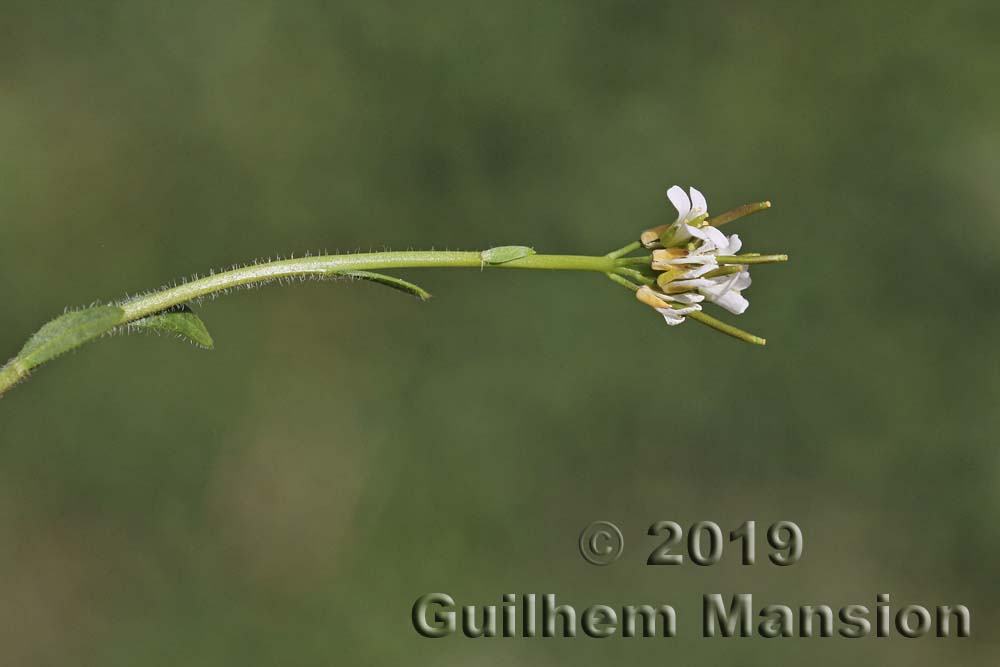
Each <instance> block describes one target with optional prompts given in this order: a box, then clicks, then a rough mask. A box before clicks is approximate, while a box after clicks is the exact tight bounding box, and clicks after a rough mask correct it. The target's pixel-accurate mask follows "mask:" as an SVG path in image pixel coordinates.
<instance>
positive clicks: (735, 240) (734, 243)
mask: <svg viewBox="0 0 1000 667" xmlns="http://www.w3.org/2000/svg"><path fill="white" fill-rule="evenodd" d="M742 247H743V241H741V240H740V235H739V234H733V235H732V236H730V237H729V247H728V248H726V252H725V253H720V254H726V255H735V254H736V253H738V252H739V251H740V248H742Z"/></svg>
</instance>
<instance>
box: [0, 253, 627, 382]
mask: <svg viewBox="0 0 1000 667" xmlns="http://www.w3.org/2000/svg"><path fill="white" fill-rule="evenodd" d="M527 250H528V251H529V252H530V249H527ZM490 257H491V256H489V255H487V253H486V252H485V251H484V252H482V253H480V252H458V251H403V252H373V253H360V254H350V255H322V256H318V257H306V258H301V259H286V260H279V261H275V262H267V263H263V264H254V265H252V266H246V267H242V268H238V269H232V270H230V271H224V272H221V273H215V274H213V275H210V276H207V277H205V278H200V279H197V280H192V281H190V282H187V283H184V284H182V285H178V286H176V287H171V288H168V289H164V290H160V291H157V292H152V293H149V294H145V295H143V296H139V297H136V298H133V299H129V300H127V301H125V302H122V303H120V304H117V305H118V308H120V309H121V316H120V318H118V320H117V322H116V323H115V326H116V327H120V326H122V325H126V324H129V323H131V322H135V321H137V320H141V319H143V318H145V317H149V316H151V315H155V314H157V313H162V312H164V311H166V310H168V309H170V308H174V307H176V306H181V305H183V304H186V303H188V302H190V301H194V300H197V299H200V298H202V297H206V296H210V295H212V294H215V293H218V292H224V291H225V290H229V289H232V288H235V287H244V286H248V285H258V284H263V283H268V282H272V281H276V280H280V279H284V278H297V277H305V276H319V277H326V276H330V277H333V276H336V275H338V274H343V273H345V272H350V271H371V270H378V269H404V268H419V267H466V268H480V269H482V268H486V267H489V268H502V269H541V270H552V271H594V272H598V273H604V274H610V273H612V272H614V271H615V270H616V268H617V267H616V262H615V259H616V258H615V257H614V256H603V257H592V256H586V255H538V254H534V253H531V254H525V255H523V256H518V257H516V258H514V259H510V260H506V261H490ZM43 331H44V330H43ZM40 333H41V332H40ZM81 342H82V341H81ZM29 344H30V342H29ZM27 349H28V346H26V347H25V349H23V350H22V351H21V354H19V355H18V356H17V357H14V358H13V359H11V360H10V361H9V362H8V363H7V364H6V365H5V366H3V367H2V368H0V396H2V395H3V394H4V393H5V392H6V391H8V390H9V389H10V388H11V387H13V386H14V385H15V384H17V383H18V382H20V381H21V380H23V379H25V378H27V377H28V375H29V373H30V371H31V369H32V368H33V367H34V366H37V365H40V363H44V360H43V361H40V362H37V363H34V362H33V361H32V359H34V358H37V352H36V356H35V357H32V358H30V359H29V357H28V356H27V355H26V350H27Z"/></svg>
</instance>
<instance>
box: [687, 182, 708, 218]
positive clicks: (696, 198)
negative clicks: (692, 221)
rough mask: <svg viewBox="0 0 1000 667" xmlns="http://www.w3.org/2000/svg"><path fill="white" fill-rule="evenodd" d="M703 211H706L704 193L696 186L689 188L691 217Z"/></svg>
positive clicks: (706, 203)
mask: <svg viewBox="0 0 1000 667" xmlns="http://www.w3.org/2000/svg"><path fill="white" fill-rule="evenodd" d="M703 213H708V202H707V201H705V195H703V194H701V192H699V191H698V189H697V188H691V217H692V218H696V217H698V216H699V215H701V214H703Z"/></svg>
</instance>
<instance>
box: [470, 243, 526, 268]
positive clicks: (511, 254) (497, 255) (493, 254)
mask: <svg viewBox="0 0 1000 667" xmlns="http://www.w3.org/2000/svg"><path fill="white" fill-rule="evenodd" d="M534 254H535V250H534V249H533V248H529V247H528V246H523V245H503V246H498V247H496V248H490V249H489V250H484V251H482V252H481V253H479V256H480V257H482V258H483V261H484V262H486V263H487V264H494V265H495V264H506V263H507V262H513V261H514V260H515V259H521V258H522V257H527V256H528V255H534Z"/></svg>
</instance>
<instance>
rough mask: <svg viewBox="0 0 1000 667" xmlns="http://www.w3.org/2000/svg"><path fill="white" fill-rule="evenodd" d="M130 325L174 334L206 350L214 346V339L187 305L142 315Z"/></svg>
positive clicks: (139, 328)
mask: <svg viewBox="0 0 1000 667" xmlns="http://www.w3.org/2000/svg"><path fill="white" fill-rule="evenodd" d="M130 327H131V328H134V329H138V330H140V331H153V332H158V333H168V334H174V335H176V336H180V337H181V338H184V339H186V340H187V341H189V342H191V343H194V344H195V345H197V346H198V347H203V348H205V349H206V350H211V349H212V348H214V347H215V341H213V340H212V335H211V334H210V333H208V329H207V328H206V327H205V323H204V322H202V321H201V318H200V317H198V316H197V315H196V314H195V313H194V311H192V310H191V309H190V308H189V307H187V306H178V307H177V308H171V309H170V310H165V311H163V312H162V313H157V314H155V315H150V316H149V317H144V318H142V319H141V320H136V321H135V322H133V323H132V324H131V325H130Z"/></svg>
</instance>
